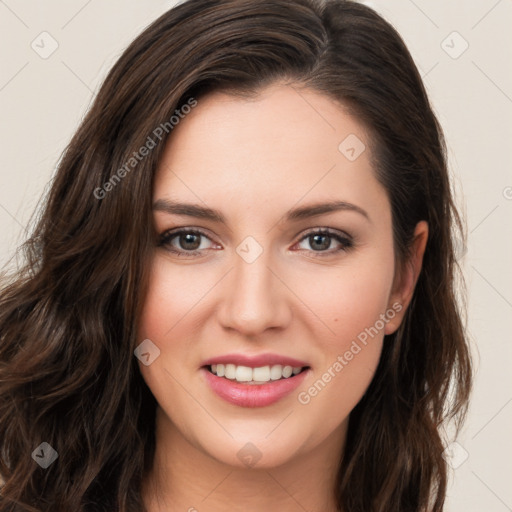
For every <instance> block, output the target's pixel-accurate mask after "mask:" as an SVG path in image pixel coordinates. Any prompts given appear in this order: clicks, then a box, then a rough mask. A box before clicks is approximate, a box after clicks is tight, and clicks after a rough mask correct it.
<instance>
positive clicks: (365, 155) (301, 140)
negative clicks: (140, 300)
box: [138, 83, 428, 512]
mask: <svg viewBox="0 0 512 512" xmlns="http://www.w3.org/2000/svg"><path fill="white" fill-rule="evenodd" d="M349 134H355V135H356V136H357V137H358V138H359V139H360V140H361V141H362V142H363V143H364V144H365V146H367V147H368V142H369V141H368V137H367V135H366V133H365V130H364V129H363V127H362V125H360V124H359V123H358V122H357V120H356V119H354V118H353V117H351V116H349V115H348V114H347V113H346V112H345V110H344V109H343V107H342V106H341V105H339V104H338V103H336V102H334V101H333V100H332V99H330V98H328V97H326V96H324V95H322V94H320V93H318V92H315V91H312V90H308V89H300V88H298V87H297V86H293V87H292V86H290V85H286V84H284V83H276V84H273V85H272V86H269V87H267V88H265V89H264V90H262V91H260V93H259V94H258V96H257V98H255V99H250V100H248V99H242V98H239V97H234V96H229V95H227V94H224V93H221V92H214V93H211V94H210V95H208V96H206V97H204V98H201V99H200V100H199V102H198V106H197V107H196V108H194V109H193V110H192V112H191V113H190V114H188V115H187V116H186V118H185V119H183V120H182V121H180V124H179V125H178V126H176V127H175V128H174V130H173V133H172V137H171V138H170V139H169V141H168V144H167V147H166V151H165V154H164V156H163V159H162V161H161V163H160V167H159V169H158V172H157V175H156V179H155V186H154V195H153V199H154V201H157V200H159V199H172V200H176V201H181V202H187V203H196V204H200V205H202V206H208V207H210V208H214V209H217V210H219V211H220V212H221V213H222V214H223V215H224V216H225V217H226V221H227V224H226V225H224V224H222V223H218V222H215V221H212V220H205V219H201V218H195V217H189V216H184V215H177V214H169V213H166V212H163V211H155V212H154V222H155V228H156V231H157V233H159V234H160V233H163V232H165V231H167V230H170V229H175V228H188V229H194V228H196V229H201V230H202V231H204V232H206V234H207V236H206V237H199V239H198V243H197V244H196V246H195V247H197V246H198V245H199V242H200V244H201V245H200V246H199V247H200V248H199V251H200V254H199V255H197V254H196V255H195V256H187V255H186V254H185V257H179V256H177V255H176V254H173V253H172V252H170V251H169V247H168V246H167V247H165V246H157V244H155V252H154V257H153V260H152V262H151V270H150V282H149V288H148V293H147V296H146V297H145V303H144V308H143V311H142V315H141V318H140V321H139V332H138V335H139V339H140V340H141V341H142V340H143V339H146V338H149V339H150V340H151V341H152V342H153V343H154V344H155V345H156V346H157V347H158V348H159V350H160V356H159V357H158V358H156V359H155V360H154V362H152V363H151V364H150V365H149V366H145V365H143V364H142V363H139V366H140V371H141V373H142V375H143V378H144V379H145V381H146V383H147V385H148V386H149V388H150V389H151V391H152V393H153V395H154V396H155V398H156V400H157V402H158V407H157V428H156V438H157V446H156V455H155V464H154V466H153V470H152V472H151V474H150V475H148V478H147V479H146V480H145V482H144V486H143V496H144V500H145V503H146V505H147V508H148V510H149V511H150V512H157V511H163V510H166V511H174V510H176V511H178V510H179V511H187V510H188V511H190V512H192V511H194V510H197V511H198V512H202V511H211V512H216V511H221V510H223V511H224V510H226V504H231V505H230V506H231V508H233V507H234V509H235V510H243V511H245V512H253V511H254V512H255V511H261V510H280V511H282V512H292V511H293V512H296V511H303V510H308V511H318V512H320V511H322V512H326V511H327V512H330V511H336V510H337V508H336V504H335V500H334V496H333V486H334V482H335V477H336V468H337V464H338V462H339V460H340V457H341V456H342V454H343V449H344V442H345V436H346V429H347V425H348V418H349V414H350V412H351V411H352V409H353V408H354V407H355V405H356V404H357V403H358V402H359V400H360V399H361V397H362V396H363V394H364V392H365V390H366V389H367V387H368V385H369V384H370V382H371V379H372V377H373V375H374V373H375V369H376V367H377V364H378V361H379V357H380V354H381V349H382V342H383V338H384V335H385V334H390V333H392V332H394V331H395V330H396V329H397V328H398V326H399V325H400V322H401V321H402V318H403V315H404V313H405V310H406V307H407V305H408V304H409V301H410V299H411V297H412V293H413V290H414V286H415V284H416V280H417V277H418V274H419V272H420V269H421V263H422V258H423V253H424V250H425V245H426V240H427V235H428V226H427V225H426V223H425V222H420V223H419V224H418V225H417V227H416V232H415V235H416V236H415V239H414V242H413V251H412V256H411V259H410V261H409V262H408V263H409V264H407V265H405V266H404V267H403V271H402V272H398V271H397V270H398V269H397V268H396V267H395V259H394V250H393V237H392V219H391V208H390V203H389V200H388V196H387V193H386V190H385V189H384V188H383V187H382V186H381V185H380V183H379V182H378V181H377V179H376V177H375V175H374V171H373V170H372V167H371V165H370V155H369V149H366V150H365V151H363V152H362V153H361V155H360V156H359V157H358V158H357V159H356V160H354V161H350V160H349V159H347V158H346V157H345V156H344V154H342V153H341V152H340V151H339V150H338V146H339V145H340V142H341V141H343V140H344V139H345V138H346V137H347V136H348V135H349ZM334 199H336V200H342V201H345V202H348V203H351V204H353V205H357V206H358V207H359V208H361V209H363V210H364V211H365V212H366V214H367V216H368V218H366V217H365V216H364V215H363V214H361V213H359V212H357V211H351V210H341V211H335V212H330V213H326V214H322V215H318V216H315V217H310V218H305V219H302V220H295V221H285V220H284V216H285V214H286V213H287V212H288V210H290V209H292V208H295V207H298V206H305V205H309V204H312V203H317V202H327V201H331V200H334ZM326 227H328V228H331V229H332V230H335V231H336V232H340V234H341V235H344V236H346V235H345V234H348V235H350V237H352V240H353V246H352V247H351V248H348V249H346V250H338V251H336V249H339V248H344V246H343V245H342V244H340V243H339V242H337V241H336V239H335V238H333V237H327V238H326V239H320V241H318V242H317V243H316V244H315V240H311V238H308V237H307V236H305V234H306V233H308V231H311V230H313V231H315V230H316V231H318V230H319V229H322V228H326ZM308 234H309V233H308ZM248 236H251V237H253V238H254V239H255V240H256V241H257V242H258V243H259V245H260V246H261V248H262V249H263V252H262V254H261V255H260V256H259V257H258V258H257V259H256V260H255V261H254V262H252V263H248V262H247V261H245V260H244V259H243V258H242V257H241V256H239V254H238V253H237V251H236V249H237V247H238V246H239V245H240V244H241V242H242V241H243V240H244V239H245V238H246V237H248ZM196 240H197V239H193V240H192V242H194V241H196ZM329 242H330V245H329ZM322 244H325V247H326V248H324V250H322V247H324V246H322ZM169 245H171V246H172V247H174V248H175V249H176V250H178V251H181V252H182V253H186V252H187V248H188V251H189V252H190V250H191V249H190V247H192V246H193V243H192V244H191V243H190V242H189V245H188V246H187V245H186V240H185V245H184V241H183V237H182V238H181V244H180V237H179V236H177V237H174V239H173V241H172V242H169ZM251 250H253V249H251ZM327 253H329V254H328V255H327V256H322V255H324V254H327ZM397 303H398V304H399V305H401V306H402V309H401V311H400V312H396V311H395V313H396V314H395V315H394V318H393V319H390V320H389V321H387V323H385V326H384V327H383V328H382V329H380V330H379V332H378V334H377V335H374V336H373V337H371V338H369V341H368V343H367V345H366V346H363V345H362V344H361V343H359V345H360V346H361V347H362V349H361V350H360V351H359V352H358V353H357V355H355V356H354V357H353V359H352V360H350V361H348V362H347V364H346V365H345V366H343V369H342V370H341V371H338V372H334V375H335V376H334V377H332V378H331V379H330V381H329V382H328V383H327V384H326V385H325V387H323V389H321V391H320V392H318V393H317V394H316V396H314V397H311V400H310V401H309V402H308V403H307V404H303V403H300V402H299V400H298V395H299V393H300V392H307V390H308V389H309V388H310V387H311V386H312V385H313V384H314V383H315V382H316V381H318V379H321V378H322V375H323V374H325V372H327V371H328V369H329V368H331V373H332V368H333V364H334V363H335V362H336V361H337V360H338V359H337V358H338V356H339V355H343V354H344V353H345V352H346V351H347V350H349V348H350V347H351V344H352V342H353V341H354V340H356V339H357V336H358V334H360V333H361V332H363V331H364V330H365V328H370V327H371V326H375V325H378V324H376V322H377V320H378V319H379V318H381V317H380V315H383V314H384V315H385V316H386V312H387V311H389V310H390V308H391V309H393V304H395V310H396V304H397ZM389 316H390V315H387V316H386V318H388V317H389ZM232 352H237V353H248V354H260V353H263V352H273V353H277V354H285V355H288V356H291V357H295V358H297V359H300V360H304V361H307V362H308V364H309V366H310V367H311V372H310V374H309V375H308V376H307V378H306V380H305V381H304V382H303V384H302V385H301V386H300V387H299V389H298V390H297V391H294V392H292V393H291V394H290V395H288V396H286V397H285V398H283V399H281V400H280V401H278V402H277V403H275V404H272V405H270V406H266V407H259V408H253V409H249V408H245V407H239V406H236V405H233V404H230V403H227V402H225V401H224V400H222V399H221V398H219V397H218V396H217V395H216V394H214V393H213V392H212V391H211V390H210V388H209V387H208V386H207V384H206V383H205V381H204V379H203V378H202V375H201V373H200V371H199V369H200V367H201V366H202V364H203V362H204V361H205V360H206V359H208V358H210V357H213V356H218V355H222V354H226V353H232ZM249 442H250V443H252V444H253V445H254V446H255V447H257V450H258V454H260V455H261V458H260V459H259V461H258V462H257V463H256V464H255V465H254V466H252V467H250V466H248V465H247V464H246V463H245V462H244V461H243V460H242V459H241V458H239V457H238V456H237V453H238V452H239V450H240V449H241V448H243V447H244V446H245V445H246V444H247V443H249Z"/></svg>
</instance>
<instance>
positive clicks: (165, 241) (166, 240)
mask: <svg viewBox="0 0 512 512" xmlns="http://www.w3.org/2000/svg"><path fill="white" fill-rule="evenodd" d="M183 234H194V235H202V236H204V237H205V238H208V239H209V240H210V237H209V236H208V235H207V234H206V233H205V232H203V231H201V230H200V229H180V230H178V231H170V230H169V231H164V232H163V233H162V234H161V235H160V239H159V242H158V246H159V247H164V248H165V249H166V250H167V251H169V252H172V253H174V254H175V255H177V256H179V257H185V258H186V257H191V256H192V257H193V256H197V255H198V254H199V253H200V252H201V251H202V250H204V249H195V250H194V251H185V250H177V249H175V248H174V247H172V245H171V241H172V240H173V239H174V238H176V237H177V236H179V235H183ZM312 235H324V236H328V237H330V238H332V239H334V240H336V241H337V242H338V243H340V245H341V247H340V248H338V249H335V250H325V251H313V250H311V252H313V253H315V257H320V258H322V257H325V256H332V255H333V254H336V253H339V252H340V251H344V252H347V251H349V250H350V249H352V248H353V246H354V242H353V240H352V239H351V237H350V236H348V235H347V236H343V235H341V234H340V233H339V232H337V231H333V230H331V229H329V228H316V229H313V230H310V231H308V232H306V233H305V234H304V235H303V236H302V238H301V239H300V240H298V242H296V243H300V242H302V241H303V240H305V239H307V238H308V237H310V236H312ZM294 245H295V244H294ZM301 250H307V249H301Z"/></svg>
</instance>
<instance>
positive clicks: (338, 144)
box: [154, 84, 384, 213]
mask: <svg viewBox="0 0 512 512" xmlns="http://www.w3.org/2000/svg"><path fill="white" fill-rule="evenodd" d="M368 145H369V140H368V136H367V134H366V132H365V130H364V128H363V126H362V125H361V124H360V123H359V122H358V121H357V119H355V118H354V117H352V116H350V115H349V114H348V113H347V112H346V110H345V109H344V108H343V106H342V105H340V104H339V103H337V102H335V101H334V100H332V99H331V98H329V97H327V96H325V95H323V94H321V93H318V92H316V91H312V90H310V89H304V88H298V87H295V86H290V85H281V84H278V85H273V86H270V87H268V88H266V89H264V90H263V91H261V93H260V94H258V95H257V96H256V97H254V98H250V99H247V98H241V97H238V96H232V95H228V94H226V93H223V92H214V93H211V94H209V95H207V96H205V97H203V98H200V99H199V100H198V105H197V106H196V107H195V108H194V109H193V110H192V111H191V112H190V113H189V114H187V115H186V116H184V118H183V119H182V120H181V121H180V123H179V124H178V125H177V126H175V128H174V129H173V132H172V133H171V136H170V138H169V140H168V143H167V147H166V149H165V152H164V155H163V158H162V160H161V162H160V166H159V169H158V172H157V176H156V180H155V191H154V196H155V199H156V198H160V197H161V196H163V195H164V196H165V195H168V196H171V195H172V197H173V198H178V197H179V198H180V199H182V200H190V201H194V202H197V201H198V199H199V200H202V201H205V202H207V203H209V204H210V203H212V202H214V203H215V204H216V206H217V207H219V206H223V207H225V208H227V207H229V205H230V204H231V205H233V206H234V205H235V204H239V205H240V206H245V208H246V209H251V208H252V209H253V213H254V212H255V211H256V210H257V209H258V208H260V207H263V206H264V205H266V206H267V207H270V206H275V207H276V208H277V205H279V204H283V205H284V204H286V205H287V206H292V205H293V204H294V203H297V201H300V200H301V198H306V196H307V199H308V200H311V201H315V200H318V199H349V198H350V200H351V201H352V202H357V201H360V202H361V201H362V202H366V203H367V202H369V201H370V202H371V201H373V202H374V203H375V201H376V200H377V199H378V196H382V194H383V193H384V191H383V189H382V187H381V186H380V184H379V183H378V182H377V180H376V178H375V176H374V172H373V169H372V166H371V163H370V155H369V149H368ZM381 199H382V198H381ZM254 209H256V210H254Z"/></svg>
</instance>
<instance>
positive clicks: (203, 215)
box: [153, 199, 371, 224]
mask: <svg viewBox="0 0 512 512" xmlns="http://www.w3.org/2000/svg"><path fill="white" fill-rule="evenodd" d="M153 211H158V212H164V213H168V214H171V215H173V214H174V215H186V216H188V217H196V218H198V219H206V220H211V221H214V222H219V223H222V224H227V221H226V218H225V217H224V215H223V214H222V213H221V212H220V211H218V210H214V209H212V208H208V207H206V206H202V205H199V204H192V203H181V202H178V201H172V200H170V199H158V200H156V201H155V202H154V203H153ZM336 211H352V212H356V213H359V214H361V215H362V216H363V217H365V218H366V219H367V220H368V221H370V216H369V215H368V213H367V212H366V211H365V210H363V209H362V208H361V207H360V206H357V205H355V204H352V203H347V202H346V201H330V202H327V203H324V202H322V203H314V204H310V205H307V206H300V207H298V208H292V209H291V210H289V211H288V212H287V213H286V215H285V221H286V222H292V221H298V220H303V219H307V218H310V217H316V216H318V215H323V214H325V213H331V212H336ZM370 222H371V221H370Z"/></svg>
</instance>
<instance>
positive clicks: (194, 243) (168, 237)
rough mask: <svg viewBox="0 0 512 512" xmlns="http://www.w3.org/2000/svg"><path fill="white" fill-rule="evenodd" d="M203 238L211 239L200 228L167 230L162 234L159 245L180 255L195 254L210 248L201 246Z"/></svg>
mask: <svg viewBox="0 0 512 512" xmlns="http://www.w3.org/2000/svg"><path fill="white" fill-rule="evenodd" d="M203 239H206V240H210V239H209V238H208V236H207V235H206V234H205V233H203V232H201V231H198V230H188V229H187V230H183V229H182V230H180V231H166V232H165V233H163V234H162V235H161V236H160V240H159V243H158V245H159V246H160V247H164V248H165V249H167V250H168V251H170V252H172V253H175V254H177V255H178V256H191V255H192V256H195V255H197V254H199V253H200V252H201V251H202V250H203V249H208V248H209V247H201V244H202V241H203Z"/></svg>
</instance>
